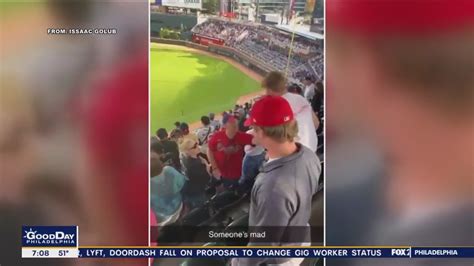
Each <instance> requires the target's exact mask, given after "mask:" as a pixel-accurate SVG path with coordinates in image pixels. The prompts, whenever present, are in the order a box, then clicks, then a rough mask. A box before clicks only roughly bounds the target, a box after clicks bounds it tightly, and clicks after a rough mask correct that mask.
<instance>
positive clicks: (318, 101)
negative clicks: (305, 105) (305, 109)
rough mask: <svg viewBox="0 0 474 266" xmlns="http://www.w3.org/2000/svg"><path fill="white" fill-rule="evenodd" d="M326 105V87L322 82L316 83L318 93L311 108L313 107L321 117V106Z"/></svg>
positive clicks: (316, 92)
mask: <svg viewBox="0 0 474 266" xmlns="http://www.w3.org/2000/svg"><path fill="white" fill-rule="evenodd" d="M323 103H324V86H323V83H322V82H321V81H318V82H316V91H315V94H314V97H313V101H312V102H311V106H312V107H313V111H314V112H315V113H316V114H317V115H318V116H319V112H320V110H321V106H322V105H323Z"/></svg>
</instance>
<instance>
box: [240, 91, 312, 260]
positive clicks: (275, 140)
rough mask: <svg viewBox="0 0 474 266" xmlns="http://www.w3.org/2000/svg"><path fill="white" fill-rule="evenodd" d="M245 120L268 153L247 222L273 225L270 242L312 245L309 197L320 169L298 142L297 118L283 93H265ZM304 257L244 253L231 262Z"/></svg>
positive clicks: (252, 240)
mask: <svg viewBox="0 0 474 266" xmlns="http://www.w3.org/2000/svg"><path fill="white" fill-rule="evenodd" d="M247 122H248V124H250V125H252V127H253V129H254V136H255V142H256V143H257V144H260V145H262V146H263V147H264V148H265V149H266V150H267V153H268V157H269V160H268V162H267V163H265V164H264V165H263V167H262V170H263V171H262V174H261V175H260V176H259V177H258V178H257V180H256V181H255V184H254V186H253V188H252V193H251V201H250V212H249V227H250V228H252V227H255V226H272V228H274V229H273V230H275V231H276V232H275V231H273V232H272V236H269V239H271V240H270V241H268V242H270V243H269V244H270V245H274V246H281V245H282V244H283V243H285V244H286V245H298V246H306V245H307V246H309V245H311V233H310V227H309V219H310V216H311V202H312V197H313V195H314V194H315V193H316V191H317V188H318V177H319V175H320V173H321V166H320V163H319V159H318V157H317V156H316V154H315V153H314V152H313V151H312V150H310V149H308V148H307V147H305V146H303V145H301V144H300V143H297V142H296V136H297V134H298V126H297V122H296V120H295V119H294V114H293V111H292V109H291V107H290V105H289V103H288V101H286V100H285V99H284V98H283V97H280V96H266V97H264V98H262V99H261V100H260V101H258V102H256V103H255V105H254V107H253V108H252V110H251V111H250V117H249V119H248V121H247ZM296 227H299V229H298V230H301V228H305V230H304V233H302V232H301V231H299V232H298V231H294V228H296ZM250 230H252V229H250ZM290 239H291V240H290ZM253 245H258V241H257V242H256V241H254V239H252V238H250V242H249V246H253ZM302 261H303V258H296V259H289V258H246V259H234V260H233V261H232V265H262V264H265V265H266V264H270V265H282V263H285V264H284V265H300V263H301V262H302Z"/></svg>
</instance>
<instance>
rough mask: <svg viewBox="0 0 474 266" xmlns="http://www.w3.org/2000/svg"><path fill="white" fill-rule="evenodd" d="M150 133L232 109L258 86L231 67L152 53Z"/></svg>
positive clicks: (176, 53) (177, 53) (192, 56)
mask: <svg viewBox="0 0 474 266" xmlns="http://www.w3.org/2000/svg"><path fill="white" fill-rule="evenodd" d="M150 53H151V65H150V68H151V74H150V75H151V92H150V93H151V95H150V97H151V106H150V108H151V132H152V133H154V132H155V131H156V130H157V129H158V128H160V127H164V128H167V129H168V130H169V129H171V128H173V127H174V126H173V123H174V122H175V121H181V122H187V123H188V124H190V123H193V122H196V121H199V120H200V118H201V116H202V115H205V114H208V113H210V112H214V113H221V112H223V111H225V110H228V109H230V108H232V107H233V106H234V105H235V103H236V101H237V99H238V98H239V97H240V96H242V95H245V94H248V93H252V92H254V91H257V90H258V89H259V88H260V86H259V84H258V83H257V81H255V80H253V79H251V78H250V77H248V76H247V75H245V74H244V73H242V72H241V71H240V70H238V69H237V68H235V67H234V66H232V65H231V64H229V63H227V62H225V61H223V60H219V59H216V58H213V57H209V56H206V55H201V54H196V53H192V52H188V51H183V50H179V49H170V48H168V47H166V48H163V47H158V48H156V47H153V46H152V50H151V52H150Z"/></svg>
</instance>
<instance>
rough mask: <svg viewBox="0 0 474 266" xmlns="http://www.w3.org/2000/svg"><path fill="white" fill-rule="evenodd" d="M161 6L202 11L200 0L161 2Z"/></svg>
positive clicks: (167, 0) (169, 0)
mask: <svg viewBox="0 0 474 266" xmlns="http://www.w3.org/2000/svg"><path fill="white" fill-rule="evenodd" d="M161 2H162V5H163V6H171V7H182V8H191V9H202V2H201V0H162V1H161Z"/></svg>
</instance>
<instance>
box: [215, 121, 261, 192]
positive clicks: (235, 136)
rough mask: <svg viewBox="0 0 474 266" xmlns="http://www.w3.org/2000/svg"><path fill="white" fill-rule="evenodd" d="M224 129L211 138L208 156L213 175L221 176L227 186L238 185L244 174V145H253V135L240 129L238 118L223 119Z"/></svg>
mask: <svg viewBox="0 0 474 266" xmlns="http://www.w3.org/2000/svg"><path fill="white" fill-rule="evenodd" d="M223 124H224V125H223V127H224V130H221V131H219V132H216V133H215V134H213V135H212V137H211V139H210V140H209V150H208V152H207V153H208V157H209V161H210V163H211V166H212V175H213V176H214V177H216V178H220V179H221V180H222V183H223V185H224V187H225V188H229V187H231V186H233V185H237V184H238V181H239V178H240V176H241V175H242V161H243V158H244V146H245V145H252V139H253V136H252V135H250V134H247V133H244V132H240V131H239V129H238V124H237V119H235V117H234V116H227V117H225V118H224V119H223Z"/></svg>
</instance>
